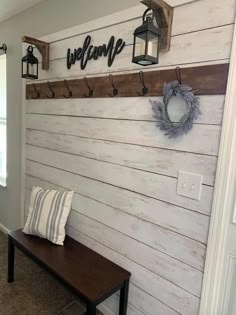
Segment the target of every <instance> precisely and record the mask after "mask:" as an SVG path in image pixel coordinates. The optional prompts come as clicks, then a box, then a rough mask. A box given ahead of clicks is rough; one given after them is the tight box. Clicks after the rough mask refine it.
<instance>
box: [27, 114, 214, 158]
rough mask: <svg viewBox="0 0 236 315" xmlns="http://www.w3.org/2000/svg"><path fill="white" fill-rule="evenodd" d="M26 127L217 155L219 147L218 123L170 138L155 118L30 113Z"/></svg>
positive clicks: (202, 126)
mask: <svg viewBox="0 0 236 315" xmlns="http://www.w3.org/2000/svg"><path fill="white" fill-rule="evenodd" d="M26 128H28V129H34V130H42V131H50V132H56V133H62V134H67V135H74V136H80V137H85V138H93V139H101V140H110V141H115V142H122V143H132V144H139V145H145V146H151V147H158V148H167V149H171V150H177V151H185V152H192V153H202V154H208V155H215V156H217V155H218V150H219V137H220V126H215V125H194V126H193V129H192V130H191V132H190V133H189V134H187V135H185V136H182V137H179V138H176V139H169V138H168V137H166V136H165V135H164V133H163V132H162V131H161V130H160V129H159V128H158V127H157V126H156V123H155V122H140V121H126V120H109V119H94V118H79V117H66V116H52V115H38V114H28V115H27V117H26Z"/></svg>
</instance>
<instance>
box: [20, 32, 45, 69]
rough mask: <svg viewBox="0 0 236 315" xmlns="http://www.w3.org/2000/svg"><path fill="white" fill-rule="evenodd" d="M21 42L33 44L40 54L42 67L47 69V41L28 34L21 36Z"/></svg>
mask: <svg viewBox="0 0 236 315" xmlns="http://www.w3.org/2000/svg"><path fill="white" fill-rule="evenodd" d="M22 42H23V43H28V44H31V45H34V46H35V47H36V48H37V49H38V51H39V52H40V54H41V56H42V69H43V70H49V43H47V42H43V41H41V40H38V39H36V38H32V37H28V36H23V37H22Z"/></svg>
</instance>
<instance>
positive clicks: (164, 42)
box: [141, 0, 174, 51]
mask: <svg viewBox="0 0 236 315" xmlns="http://www.w3.org/2000/svg"><path fill="white" fill-rule="evenodd" d="M141 3H143V4H145V5H146V6H147V7H148V8H150V9H152V10H153V13H154V17H155V19H156V23H157V25H158V28H159V29H160V31H161V37H160V50H161V51H169V50H170V42H171V29H172V23H173V13H174V8H173V7H171V6H170V5H169V4H167V3H166V2H165V1H164V0H141Z"/></svg>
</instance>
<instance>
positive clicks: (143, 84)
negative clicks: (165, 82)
mask: <svg viewBox="0 0 236 315" xmlns="http://www.w3.org/2000/svg"><path fill="white" fill-rule="evenodd" d="M139 79H140V81H141V83H142V86H143V89H142V94H141V95H142V96H145V95H146V94H148V88H147V87H146V85H145V81H144V73H143V71H140V72H139Z"/></svg>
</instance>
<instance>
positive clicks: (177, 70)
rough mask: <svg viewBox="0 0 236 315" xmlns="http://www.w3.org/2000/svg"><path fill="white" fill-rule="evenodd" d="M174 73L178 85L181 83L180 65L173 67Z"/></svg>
mask: <svg viewBox="0 0 236 315" xmlns="http://www.w3.org/2000/svg"><path fill="white" fill-rule="evenodd" d="M175 74H176V78H177V81H178V82H179V84H180V85H182V79H181V69H180V67H176V68H175Z"/></svg>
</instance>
